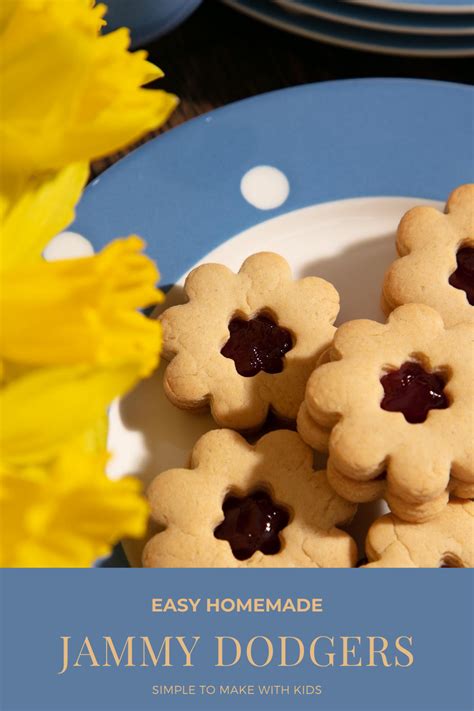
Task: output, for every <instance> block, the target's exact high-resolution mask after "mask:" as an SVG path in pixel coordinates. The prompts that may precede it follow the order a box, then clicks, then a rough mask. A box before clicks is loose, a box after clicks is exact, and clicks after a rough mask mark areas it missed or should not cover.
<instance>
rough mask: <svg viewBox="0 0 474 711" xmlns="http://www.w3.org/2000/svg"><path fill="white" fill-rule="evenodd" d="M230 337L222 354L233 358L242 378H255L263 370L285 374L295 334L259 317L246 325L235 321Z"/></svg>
mask: <svg viewBox="0 0 474 711" xmlns="http://www.w3.org/2000/svg"><path fill="white" fill-rule="evenodd" d="M229 333H230V337H229V340H228V341H227V343H226V344H225V346H224V347H223V349H222V350H221V353H222V355H223V356H225V357H226V358H232V360H233V361H234V363H235V368H236V370H237V372H238V373H239V375H243V376H244V377H246V378H251V377H252V376H254V375H257V373H259V372H260V371H261V370H263V372H264V373H281V371H282V370H283V359H284V356H285V354H286V353H288V351H290V350H291V349H292V348H293V339H292V337H291V333H290V332H289V331H287V329H286V328H281V327H280V326H278V325H277V324H276V323H275V321H274V320H273V319H272V318H270V317H269V316H265V315H263V314H258V315H257V316H255V317H254V318H251V319H249V320H248V321H246V320H245V319H243V318H238V317H235V318H233V319H232V321H231V322H230V323H229Z"/></svg>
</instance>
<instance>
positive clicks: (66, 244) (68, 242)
mask: <svg viewBox="0 0 474 711" xmlns="http://www.w3.org/2000/svg"><path fill="white" fill-rule="evenodd" d="M92 254H94V247H93V246H92V245H91V243H90V242H89V240H88V239H86V238H85V237H83V236H82V235H80V234H78V233H77V232H60V233H59V234H58V235H56V237H53V239H52V240H51V242H50V243H49V244H48V245H47V246H46V248H45V250H44V252H43V257H44V258H45V259H46V261H47V262H57V261H58V260H59V259H76V258H77V257H90V256H91V255H92Z"/></svg>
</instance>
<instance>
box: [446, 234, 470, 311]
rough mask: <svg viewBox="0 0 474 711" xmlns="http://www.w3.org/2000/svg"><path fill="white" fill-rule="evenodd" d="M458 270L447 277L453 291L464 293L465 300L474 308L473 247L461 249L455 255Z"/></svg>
mask: <svg viewBox="0 0 474 711" xmlns="http://www.w3.org/2000/svg"><path fill="white" fill-rule="evenodd" d="M456 261H457V263H458V268H457V269H456V271H455V272H453V273H452V274H451V276H450V277H449V283H450V284H451V286H454V288H455V289H462V290H463V291H465V292H466V296H467V300H468V301H469V303H470V304H471V306H474V247H461V249H459V250H458V253H457V254H456Z"/></svg>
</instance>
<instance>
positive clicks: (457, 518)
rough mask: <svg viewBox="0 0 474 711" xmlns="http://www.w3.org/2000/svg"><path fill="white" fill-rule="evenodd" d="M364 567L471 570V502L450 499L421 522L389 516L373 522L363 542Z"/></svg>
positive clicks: (473, 509)
mask: <svg viewBox="0 0 474 711" xmlns="http://www.w3.org/2000/svg"><path fill="white" fill-rule="evenodd" d="M366 549H367V556H368V558H369V561H372V562H371V563H369V564H368V565H366V566H364V567H366V568H474V502H472V501H463V500H461V499H451V501H450V502H449V504H448V505H447V506H446V507H445V508H444V509H443V511H442V512H441V513H440V514H439V516H436V517H435V518H433V519H431V520H430V521H426V522H424V523H406V522H404V521H401V520H400V519H399V518H397V517H396V516H394V515H393V514H387V515H386V516H382V518H379V519H377V521H375V522H374V523H373V524H372V526H371V527H370V530H369V533H368V535H367V541H366Z"/></svg>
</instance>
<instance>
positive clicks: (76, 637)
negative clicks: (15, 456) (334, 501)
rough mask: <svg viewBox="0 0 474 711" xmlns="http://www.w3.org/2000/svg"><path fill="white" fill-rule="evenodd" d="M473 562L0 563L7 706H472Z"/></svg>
mask: <svg viewBox="0 0 474 711" xmlns="http://www.w3.org/2000/svg"><path fill="white" fill-rule="evenodd" d="M473 579H474V578H473V571H470V570H457V569H450V570H431V571H430V570H397V571H393V570H125V569H109V570H106V569H103V570H101V569H91V570H58V571H53V570H40V571H34V570H3V571H2V590H3V596H2V612H1V620H2V627H3V630H2V661H1V665H2V674H1V686H2V691H1V708H2V709H3V710H4V711H20V710H21V711H42V710H43V709H44V711H69V710H74V711H99V710H100V711H102V709H110V710H113V711H119V710H122V709H123V710H125V709H126V710H127V711H128V710H130V711H145V710H148V709H165V710H166V711H169V710H173V709H206V710H207V709H247V710H252V709H262V710H263V709H272V711H275V710H277V709H317V710H319V711H323V710H324V711H332V710H333V709H334V710H337V711H357V710H358V709H360V710H361V711H362V710H364V711H371V710H373V711H385V710H386V711H421V710H422V709H423V710H426V711H438V710H439V711H448V710H449V711H470V710H471V709H472V708H473V705H474V704H473V688H472V670H473V668H474V659H473V640H472V632H473Z"/></svg>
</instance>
